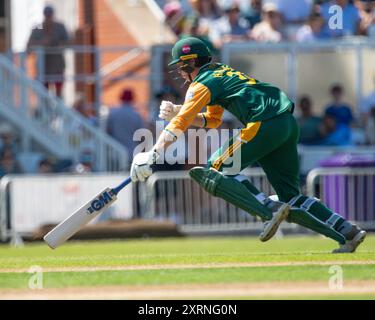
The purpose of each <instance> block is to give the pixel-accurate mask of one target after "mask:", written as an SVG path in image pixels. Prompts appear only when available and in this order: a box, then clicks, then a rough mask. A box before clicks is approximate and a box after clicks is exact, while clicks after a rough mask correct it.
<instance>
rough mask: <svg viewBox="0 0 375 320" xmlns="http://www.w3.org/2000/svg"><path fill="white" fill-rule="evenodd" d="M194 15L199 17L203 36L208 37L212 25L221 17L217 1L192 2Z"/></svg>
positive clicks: (192, 0)
mask: <svg viewBox="0 0 375 320" xmlns="http://www.w3.org/2000/svg"><path fill="white" fill-rule="evenodd" d="M190 4H191V7H192V8H193V14H194V15H196V16H198V17H199V22H198V26H199V28H200V30H201V32H202V34H205V35H208V32H209V28H210V25H211V24H212V23H213V22H214V21H215V20H216V19H218V18H220V16H221V10H220V7H219V6H218V4H217V2H216V0H190Z"/></svg>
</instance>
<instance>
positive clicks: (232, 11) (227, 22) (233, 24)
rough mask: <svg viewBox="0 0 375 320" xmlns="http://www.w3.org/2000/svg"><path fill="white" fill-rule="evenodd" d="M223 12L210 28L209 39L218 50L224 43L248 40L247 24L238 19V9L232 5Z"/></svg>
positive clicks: (244, 20)
mask: <svg viewBox="0 0 375 320" xmlns="http://www.w3.org/2000/svg"><path fill="white" fill-rule="evenodd" d="M224 12H225V15H223V16H222V17H221V18H219V19H217V20H216V21H215V22H214V23H213V24H212V25H211V26H210V32H209V38H210V40H211V41H212V42H213V44H214V46H215V47H216V48H220V47H221V46H222V45H223V44H224V43H228V42H234V41H244V40H247V39H249V36H248V31H249V24H248V22H247V20H246V19H244V18H242V17H240V8H239V7H238V6H237V5H236V4H234V5H231V6H229V7H227V8H226V9H225V11H224Z"/></svg>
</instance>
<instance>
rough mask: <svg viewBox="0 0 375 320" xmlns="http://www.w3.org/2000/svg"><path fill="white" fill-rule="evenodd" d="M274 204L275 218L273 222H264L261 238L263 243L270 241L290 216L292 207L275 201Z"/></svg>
mask: <svg viewBox="0 0 375 320" xmlns="http://www.w3.org/2000/svg"><path fill="white" fill-rule="evenodd" d="M274 203H275V207H274V209H273V210H274V211H273V217H272V219H271V220H268V221H266V222H264V225H263V231H262V233H261V234H260V236H259V239H260V241H262V242H265V241H268V240H269V239H271V238H272V237H273V236H274V235H275V233H276V231H277V229H278V228H279V226H280V224H281V222H283V221H284V220H285V219H286V218H287V217H288V214H289V209H290V205H289V204H288V203H283V202H279V201H275V202H274Z"/></svg>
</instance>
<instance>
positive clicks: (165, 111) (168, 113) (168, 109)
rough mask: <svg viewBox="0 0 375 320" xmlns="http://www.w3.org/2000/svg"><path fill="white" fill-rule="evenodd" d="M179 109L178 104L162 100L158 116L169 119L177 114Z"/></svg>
mask: <svg viewBox="0 0 375 320" xmlns="http://www.w3.org/2000/svg"><path fill="white" fill-rule="evenodd" d="M180 109H181V106H180V105H176V104H174V103H172V102H170V101H165V100H163V101H162V102H161V104H160V110H159V118H160V119H164V120H167V121H170V120H172V118H174V117H175V116H176V115H177V113H178V112H179V111H180Z"/></svg>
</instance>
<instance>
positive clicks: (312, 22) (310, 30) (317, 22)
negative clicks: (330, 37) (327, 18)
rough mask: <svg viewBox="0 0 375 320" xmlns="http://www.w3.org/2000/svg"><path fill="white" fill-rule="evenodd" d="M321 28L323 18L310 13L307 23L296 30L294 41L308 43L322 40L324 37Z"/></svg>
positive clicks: (317, 14)
mask: <svg viewBox="0 0 375 320" xmlns="http://www.w3.org/2000/svg"><path fill="white" fill-rule="evenodd" d="M323 26H324V19H323V17H322V16H321V15H320V14H319V13H312V14H311V15H310V16H309V19H308V21H307V23H306V24H305V25H304V26H302V27H301V28H299V29H298V31H297V34H296V41H298V42H309V41H316V40H319V39H324V38H325V37H324V35H323V32H322V29H323Z"/></svg>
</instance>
